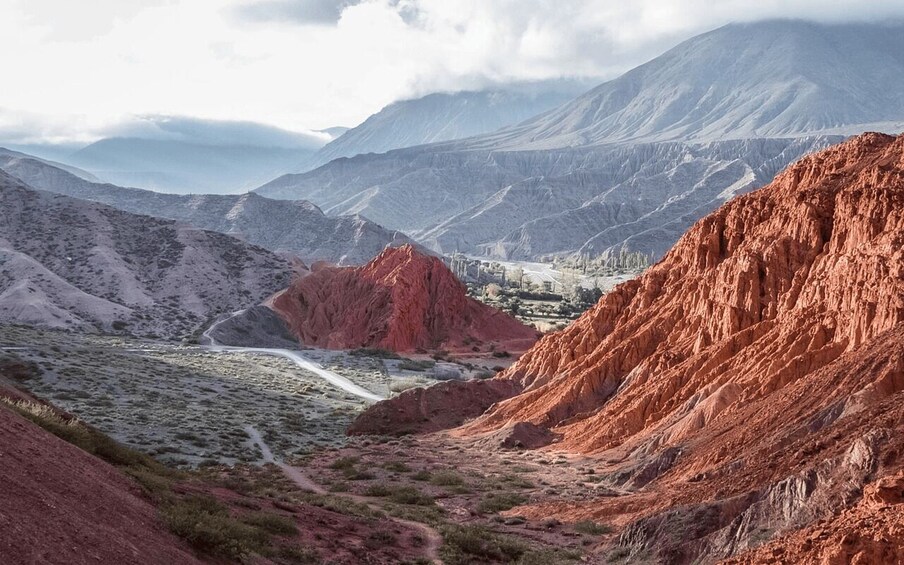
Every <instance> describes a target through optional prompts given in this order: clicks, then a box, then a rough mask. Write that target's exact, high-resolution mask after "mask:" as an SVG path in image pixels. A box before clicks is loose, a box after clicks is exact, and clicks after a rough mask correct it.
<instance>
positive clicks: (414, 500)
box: [389, 486, 433, 506]
mask: <svg viewBox="0 0 904 565" xmlns="http://www.w3.org/2000/svg"><path fill="white" fill-rule="evenodd" d="M389 499H390V500H391V501H393V502H395V503H397V504H409V505H414V506H432V505H433V498H432V497H431V496H428V495H426V494H424V493H422V492H421V491H419V490H417V489H416V488H414V487H412V486H403V487H398V488H396V489H393V491H392V493H391V494H390V495H389Z"/></svg>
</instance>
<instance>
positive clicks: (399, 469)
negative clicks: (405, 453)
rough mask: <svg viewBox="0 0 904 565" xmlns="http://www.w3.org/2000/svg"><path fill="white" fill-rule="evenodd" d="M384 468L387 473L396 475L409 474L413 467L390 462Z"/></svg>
mask: <svg viewBox="0 0 904 565" xmlns="http://www.w3.org/2000/svg"><path fill="white" fill-rule="evenodd" d="M383 468H384V469H386V470H387V471H394V472H396V473H407V472H409V471H411V467H409V466H408V465H406V464H405V462H403V461H389V462H388V463H386V464H385V465H383Z"/></svg>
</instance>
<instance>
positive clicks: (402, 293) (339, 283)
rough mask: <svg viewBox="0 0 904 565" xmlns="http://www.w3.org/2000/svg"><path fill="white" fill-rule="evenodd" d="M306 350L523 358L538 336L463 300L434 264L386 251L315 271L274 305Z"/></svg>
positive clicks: (406, 251) (414, 254)
mask: <svg viewBox="0 0 904 565" xmlns="http://www.w3.org/2000/svg"><path fill="white" fill-rule="evenodd" d="M272 307H273V309H274V310H276V311H277V312H278V313H279V314H280V315H281V316H282V317H283V318H284V319H285V320H286V322H287V323H288V325H289V327H290V329H291V330H292V332H293V333H294V334H295V335H296V336H298V338H299V339H300V340H301V341H302V342H303V343H306V344H309V345H316V346H320V347H327V348H333V349H349V348H357V347H379V348H384V349H389V350H392V351H413V350H415V349H417V348H423V349H449V350H454V349H464V348H466V349H468V350H470V349H471V348H472V347H473V344H475V343H476V344H482V345H480V347H481V349H482V350H484V351H485V350H486V348H487V345H489V344H494V345H496V346H497V347H500V348H505V349H511V350H521V351H523V350H524V349H526V348H527V347H529V346H530V345H531V344H532V343H533V342H534V341H535V340H536V331H535V330H534V329H533V328H530V327H528V326H525V325H524V324H522V323H520V322H518V321H517V320H515V319H514V318H512V317H510V316H508V315H507V314H504V313H502V312H500V311H498V310H496V309H494V308H491V307H489V306H486V305H485V304H481V303H480V302H478V301H476V300H474V299H472V298H470V297H468V296H467V290H466V288H465V286H464V285H463V284H462V283H461V282H460V281H459V280H458V279H457V278H455V276H454V275H453V274H452V272H451V271H450V270H449V269H448V268H447V267H446V266H445V265H444V264H443V263H442V261H440V260H439V259H437V258H436V257H430V256H427V255H423V254H421V253H419V252H418V251H417V250H415V249H414V248H413V247H412V246H410V245H404V246H402V247H398V248H386V249H385V250H384V251H383V252H382V253H380V255H378V256H377V257H375V258H374V259H373V260H372V261H371V262H370V263H368V264H367V265H364V266H362V267H334V266H319V267H318V268H315V270H314V272H312V273H311V274H310V275H308V276H306V277H304V278H301V279H299V280H298V281H296V282H295V283H294V284H293V285H292V286H291V287H289V288H288V289H287V290H286V291H284V292H283V293H281V294H280V295H278V296H277V297H276V298H275V299H273V301H272Z"/></svg>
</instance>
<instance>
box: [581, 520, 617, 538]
mask: <svg viewBox="0 0 904 565" xmlns="http://www.w3.org/2000/svg"><path fill="white" fill-rule="evenodd" d="M574 531H576V532H578V533H581V534H588V535H591V536H599V535H602V534H608V533H610V532H611V531H612V528H611V527H610V526H608V525H606V524H597V523H596V522H594V521H592V520H584V521H582V522H578V523H576V524H575V525H574Z"/></svg>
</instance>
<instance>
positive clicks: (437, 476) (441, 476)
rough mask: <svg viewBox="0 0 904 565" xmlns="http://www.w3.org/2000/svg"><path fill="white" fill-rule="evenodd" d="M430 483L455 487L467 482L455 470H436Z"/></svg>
mask: <svg viewBox="0 0 904 565" xmlns="http://www.w3.org/2000/svg"><path fill="white" fill-rule="evenodd" d="M430 484H434V485H436V486H441V487H453V486H461V485H463V484H465V481H464V479H463V478H461V475H459V474H458V473H456V472H455V471H436V472H434V473H433V475H432V476H431V477H430Z"/></svg>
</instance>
